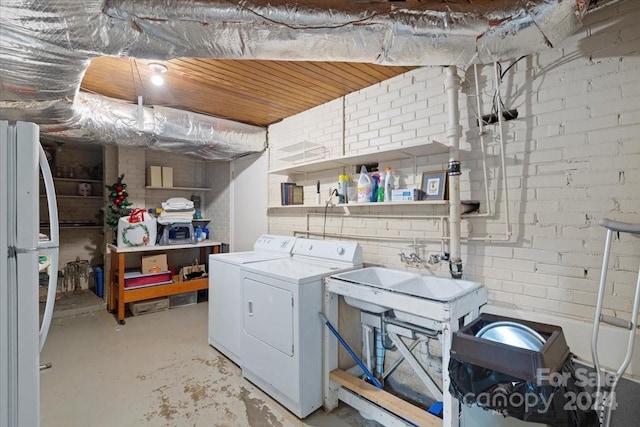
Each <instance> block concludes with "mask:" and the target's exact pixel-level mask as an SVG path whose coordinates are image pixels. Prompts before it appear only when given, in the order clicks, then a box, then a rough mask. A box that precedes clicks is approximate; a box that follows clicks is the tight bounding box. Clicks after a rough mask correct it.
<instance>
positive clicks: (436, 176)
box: [420, 169, 449, 200]
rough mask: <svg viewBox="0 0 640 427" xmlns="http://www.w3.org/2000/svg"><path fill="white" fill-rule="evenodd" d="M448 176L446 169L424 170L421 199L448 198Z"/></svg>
mask: <svg viewBox="0 0 640 427" xmlns="http://www.w3.org/2000/svg"><path fill="white" fill-rule="evenodd" d="M447 177H448V173H447V171H446V169H442V170H433V171H427V172H423V173H422V181H421V186H420V190H421V191H422V193H421V196H422V198H421V200H447V199H448V197H449V194H448V191H447Z"/></svg>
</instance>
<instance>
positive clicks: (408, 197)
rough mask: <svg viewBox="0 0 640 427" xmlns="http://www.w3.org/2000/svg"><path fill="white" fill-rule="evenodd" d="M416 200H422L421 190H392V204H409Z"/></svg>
mask: <svg viewBox="0 0 640 427" xmlns="http://www.w3.org/2000/svg"><path fill="white" fill-rule="evenodd" d="M416 200H420V190H418V189H414V190H410V189H408V188H402V189H399V190H391V201H392V202H403V201H405V202H409V201H416Z"/></svg>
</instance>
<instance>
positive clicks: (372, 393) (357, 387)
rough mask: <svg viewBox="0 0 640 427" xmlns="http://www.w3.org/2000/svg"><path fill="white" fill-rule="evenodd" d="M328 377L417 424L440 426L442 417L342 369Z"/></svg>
mask: <svg viewBox="0 0 640 427" xmlns="http://www.w3.org/2000/svg"><path fill="white" fill-rule="evenodd" d="M329 379H330V380H331V381H333V382H335V383H338V384H340V385H341V386H342V387H344V388H346V389H349V390H351V391H353V392H354V393H356V394H358V395H360V396H362V397H364V398H365V399H367V400H370V401H371V402H373V403H375V404H377V405H379V406H381V407H382V408H384V409H386V410H387V411H389V412H392V413H394V414H395V415H397V416H399V417H401V418H404V419H405V420H407V421H410V422H412V423H413V424H415V425H417V426H420V427H442V419H440V418H438V417H436V416H435V415H432V414H430V413H429V412H427V411H425V410H424V409H422V408H418V407H417V406H415V405H412V404H411V403H409V402H407V401H405V400H402V399H400V398H399V397H396V396H394V395H393V394H391V393H389V392H386V391H384V390H380V389H378V388H376V387H375V386H373V385H371V384H369V383H368V382H366V381H363V380H361V379H360V378H358V377H356V376H354V375H351V374H349V373H347V372H345V371H343V370H342V369H336V370H334V371H332V372H331V373H330V374H329Z"/></svg>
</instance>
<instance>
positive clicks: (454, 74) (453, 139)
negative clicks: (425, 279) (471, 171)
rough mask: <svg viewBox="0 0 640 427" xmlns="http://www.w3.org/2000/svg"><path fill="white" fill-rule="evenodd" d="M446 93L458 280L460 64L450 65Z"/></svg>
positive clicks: (453, 260) (452, 262)
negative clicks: (457, 65) (458, 65)
mask: <svg viewBox="0 0 640 427" xmlns="http://www.w3.org/2000/svg"><path fill="white" fill-rule="evenodd" d="M446 73H447V77H446V78H445V83H444V86H445V92H446V93H447V110H448V113H449V122H448V123H447V139H448V140H449V173H448V175H449V176H448V181H449V228H450V230H449V235H450V236H451V246H450V248H449V249H450V251H451V252H450V258H449V271H450V273H451V277H453V278H454V279H460V278H462V249H461V247H462V245H461V239H460V234H461V233H460V223H461V222H462V218H461V217H462V214H461V203H460V174H461V169H460V137H461V136H462V125H460V107H459V105H458V92H459V90H460V78H459V77H458V67H456V66H450V67H447V68H446Z"/></svg>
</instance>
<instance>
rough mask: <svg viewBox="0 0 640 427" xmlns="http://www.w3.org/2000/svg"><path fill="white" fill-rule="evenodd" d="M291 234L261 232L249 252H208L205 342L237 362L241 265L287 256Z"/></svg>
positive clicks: (240, 324)
mask: <svg viewBox="0 0 640 427" xmlns="http://www.w3.org/2000/svg"><path fill="white" fill-rule="evenodd" d="M295 241H296V238H295V237H291V236H275V235H269V234H264V235H262V236H260V238H259V239H258V240H256V242H255V244H254V245H253V251H246V252H231V253H225V254H213V255H209V344H210V345H211V346H213V347H214V348H215V349H217V350H218V351H220V352H221V353H222V354H224V355H225V356H227V357H228V358H229V359H231V360H232V361H233V362H234V363H236V364H238V365H239V364H240V362H241V354H240V337H241V336H242V276H241V274H242V273H241V271H240V266H241V265H244V264H249V263H254V262H262V261H268V260H274V259H279V258H289V257H290V256H291V251H292V250H293V243H294V242H295Z"/></svg>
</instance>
